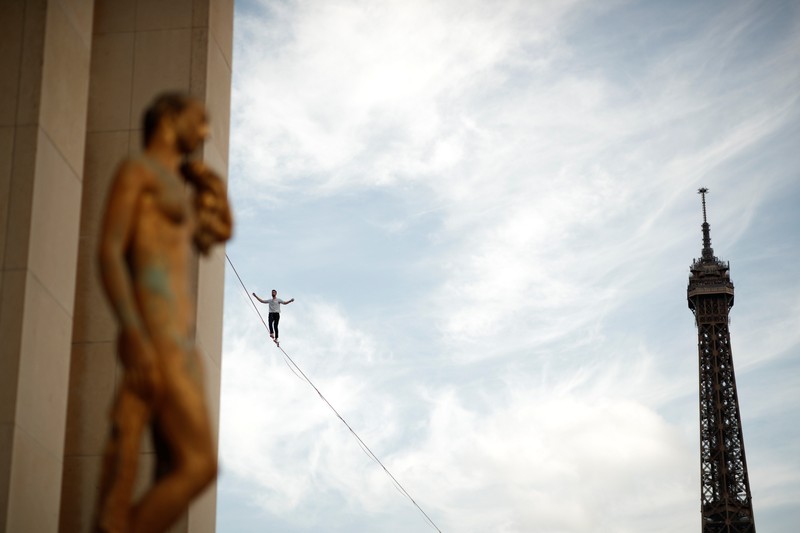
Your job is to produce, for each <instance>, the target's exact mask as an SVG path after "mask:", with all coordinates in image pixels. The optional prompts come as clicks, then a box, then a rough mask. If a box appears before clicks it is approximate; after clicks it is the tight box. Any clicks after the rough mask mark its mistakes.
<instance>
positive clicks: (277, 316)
mask: <svg viewBox="0 0 800 533" xmlns="http://www.w3.org/2000/svg"><path fill="white" fill-rule="evenodd" d="M280 321H281V314H280V313H275V340H278V322H280Z"/></svg>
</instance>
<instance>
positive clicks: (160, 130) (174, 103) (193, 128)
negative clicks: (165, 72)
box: [142, 92, 209, 154]
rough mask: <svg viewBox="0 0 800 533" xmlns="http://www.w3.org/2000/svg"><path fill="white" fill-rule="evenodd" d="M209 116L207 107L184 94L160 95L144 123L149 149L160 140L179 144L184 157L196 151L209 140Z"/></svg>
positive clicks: (145, 142)
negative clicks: (157, 139)
mask: <svg viewBox="0 0 800 533" xmlns="http://www.w3.org/2000/svg"><path fill="white" fill-rule="evenodd" d="M208 134H209V125H208V113H207V112H206V108H205V106H204V105H203V103H202V102H201V101H200V100H198V99H197V98H194V97H193V96H189V95H188V94H185V93H181V92H167V93H162V94H160V95H158V96H157V97H156V98H155V99H154V100H153V102H152V103H151V104H150V105H149V106H148V107H147V109H146V110H145V112H144V117H143V119H142V135H143V139H142V140H143V142H144V146H145V148H147V147H148V146H150V145H151V144H152V143H153V142H154V141H155V139H156V138H158V137H159V136H160V137H161V139H162V140H166V141H167V142H171V143H174V144H175V147H176V148H177V149H178V150H179V151H180V152H182V153H185V154H188V153H190V152H193V151H194V150H196V149H197V148H198V147H199V146H200V145H201V144H202V143H203V141H204V140H205V139H206V138H207V137H208Z"/></svg>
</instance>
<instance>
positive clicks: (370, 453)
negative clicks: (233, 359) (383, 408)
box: [225, 253, 442, 533]
mask: <svg viewBox="0 0 800 533" xmlns="http://www.w3.org/2000/svg"><path fill="white" fill-rule="evenodd" d="M225 259H227V260H228V264H229V265H231V268H232V269H233V273H234V274H236V278H237V279H238V280H239V284H240V285H241V286H242V289H243V290H244V293H245V294H246V295H247V299H248V300H250V303H251V304H252V306H253V309H254V310H255V312H256V314H257V315H258V318H259V319H260V320H261V324H263V325H264V328H266V329H267V331H269V327H268V326H267V323H266V322H264V317H263V316H261V312H260V311H259V310H258V307H257V306H256V304H255V302H253V299H252V298H250V291H248V290H247V286H246V285H245V284H244V281H242V277H241V276H240V275H239V272H238V271H237V270H236V267H235V266H234V265H233V261H231V258H230V257H228V254H227V253H226V254H225ZM275 345H276V346H277V347H278V349H279V350H280V351H281V352H282V353H283V356H284V361H285V362H286V365H287V366H288V367H289V370H291V371H292V372H293V373H294V375H296V376H297V377H298V378H301V379H302V380H304V381H305V382H306V383H308V384H309V385H310V386H311V388H313V389H314V391H316V393H317V395H318V396H319V397H320V398H321V399H322V401H323V402H325V404H326V405H327V406H328V407H329V408H330V409H331V411H333V413H334V414H335V415H336V417H337V418H338V419H339V420H341V421H342V424H344V425H345V427H347V429H348V430H349V431H350V433H352V435H353V437H355V438H356V441H358V445H359V446H360V447H361V449H362V450H363V451H364V453H365V454H367V457H369V458H370V459H372V460H373V461H375V462H376V463H378V465H380V467H381V468H382V469H383V471H384V472H386V475H387V476H389V478H390V479H391V480H392V484H393V485H394V487H395V489H397V491H398V492H400V494H402V495H403V496H405V497H406V498H408V499H409V501H410V502H411V503H412V504H414V507H416V508H417V510H418V511H419V512H420V513H422V516H424V517H425V520H427V522H428V523H429V524H430V525H431V526H432V527H433V528H434V529H435V530H436V531H438V532H439V533H442V530H441V529H439V527H438V526H437V525H436V524H435V523H434V521H433V520H431V517H430V516H428V513H426V512H425V511H423V510H422V507H420V506H419V504H418V503H417V502H416V501H415V500H414V498H413V497H412V496H411V494H409V493H408V491H407V490H406V489H405V487H403V485H402V484H401V483H400V482H399V481H397V478H395V477H394V475H392V473H391V472H389V469H388V468H386V465H384V464H383V462H381V460H380V459H378V456H377V455H375V453H374V452H373V451H372V450H371V449H370V447H369V446H367V443H365V442H364V441H363V440H362V439H361V437H359V436H358V433H356V432H355V430H354V429H353V428H352V427H351V426H350V424H348V423H347V421H346V420H345V419H344V417H343V416H342V415H341V414H339V411H337V410H336V408H335V407H334V406H333V405H331V402H329V401H328V399H327V398H326V397H325V395H323V394H322V391H320V390H319V388H317V386H316V385H314V382H312V381H311V379H310V378H309V377H308V376H307V375H306V373H305V372H303V370H302V369H301V368H300V367H299V366H298V365H297V363H295V362H294V359H292V358H291V357H290V356H289V354H288V353H286V351H285V350H284V349H283V348H281V346H280V344H278V343H276V344H275ZM290 363H291V364H290ZM292 367H294V368H292Z"/></svg>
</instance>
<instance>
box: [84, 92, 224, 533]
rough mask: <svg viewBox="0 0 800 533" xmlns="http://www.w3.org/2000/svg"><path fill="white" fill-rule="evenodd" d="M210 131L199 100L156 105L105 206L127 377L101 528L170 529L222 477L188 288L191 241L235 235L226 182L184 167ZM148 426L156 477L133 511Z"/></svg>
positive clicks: (106, 275) (125, 532) (107, 252)
mask: <svg viewBox="0 0 800 533" xmlns="http://www.w3.org/2000/svg"><path fill="white" fill-rule="evenodd" d="M208 133H209V124H208V115H207V113H206V109H205V106H204V105H203V104H202V103H201V102H200V101H199V100H197V99H195V98H192V97H190V96H187V95H184V94H180V93H167V94H163V95H161V96H159V97H157V98H156V99H155V100H154V101H153V103H152V104H151V106H150V107H149V108H148V109H147V110H146V112H145V115H144V124H143V134H144V153H143V154H142V155H141V156H139V157H136V158H131V159H128V160H126V161H123V162H122V163H121V164H120V166H119V168H118V169H117V172H116V175H115V177H114V182H113V185H112V188H111V192H110V193H109V196H108V199H107V203H106V211H105V218H104V220H103V225H102V230H101V231H102V235H101V238H100V250H99V259H100V271H101V274H102V280H103V285H104V288H105V291H106V294H107V295H108V299H109V301H110V303H111V306H112V307H113V310H114V313H115V315H116V318H117V321H118V322H119V327H120V331H119V338H118V347H117V349H118V355H119V358H120V361H121V362H122V365H123V367H124V377H123V380H122V383H121V385H120V388H119V391H118V394H117V397H116V399H115V403H114V406H113V408H112V430H111V435H110V437H109V441H108V445H107V448H106V452H105V457H104V460H103V474H102V477H101V480H100V502H99V506H98V510H97V518H96V525H97V529H98V530H99V531H104V532H113V533H156V532H160V531H165V530H166V529H167V528H168V527H169V526H170V525H171V524H172V523H173V522H175V520H176V519H177V518H178V517H179V516H180V515H181V513H182V512H183V511H185V510H186V509H187V507H188V506H189V503H190V502H191V500H192V499H193V498H195V497H196V496H197V495H198V494H200V493H201V492H202V491H203V490H204V489H205V488H207V487H208V486H209V485H210V484H211V483H212V482H213V481H214V479H215V478H216V475H217V455H216V450H215V447H214V443H213V437H212V429H211V422H210V420H209V415H208V409H207V407H206V403H205V397H204V391H203V382H202V368H201V361H200V354H199V353H198V351H197V348H196V347H195V345H194V320H195V311H194V304H193V301H192V297H191V295H190V287H189V268H190V264H191V260H192V253H193V252H192V250H191V248H192V244H194V247H195V248H196V249H197V250H198V251H199V252H200V253H202V254H206V253H208V251H209V249H210V248H211V246H212V245H213V244H216V243H222V242H225V241H226V240H228V239H229V238H230V236H231V230H232V219H231V213H230V208H229V205H228V199H227V193H226V190H225V184H224V183H223V181H222V179H221V178H220V177H219V176H218V175H217V174H215V173H214V172H213V171H212V170H211V169H209V168H208V167H207V166H206V165H204V164H203V163H200V162H197V161H189V160H187V156H188V155H189V154H191V153H192V152H194V151H195V150H196V149H197V148H199V147H200V146H201V144H202V143H203V141H204V140H205V139H206V137H207V136H208ZM186 184H188V185H189V186H188V187H187V186H186ZM148 426H149V427H150V429H151V432H152V436H153V441H154V445H155V450H156V457H157V459H156V462H157V464H156V472H155V480H154V482H153V484H152V486H150V487H149V488H148V490H147V492H146V493H145V494H144V495H143V496H142V497H141V499H139V500H138V501H136V502H134V501H133V487H134V484H135V481H136V472H137V459H138V456H139V444H140V442H141V438H142V434H143V432H144V431H145V429H146V428H147V427H148Z"/></svg>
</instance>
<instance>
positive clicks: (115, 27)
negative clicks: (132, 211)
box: [60, 0, 233, 533]
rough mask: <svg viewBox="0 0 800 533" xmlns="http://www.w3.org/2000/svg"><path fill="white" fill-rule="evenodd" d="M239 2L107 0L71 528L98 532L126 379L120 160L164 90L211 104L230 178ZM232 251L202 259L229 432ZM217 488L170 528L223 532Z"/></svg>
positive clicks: (78, 345) (199, 274)
mask: <svg viewBox="0 0 800 533" xmlns="http://www.w3.org/2000/svg"><path fill="white" fill-rule="evenodd" d="M232 28H233V0H170V1H162V0H96V1H95V10H94V30H93V35H92V36H91V43H92V44H91V48H92V61H91V74H90V85H89V108H88V126H87V133H86V151H85V159H84V163H85V172H84V183H85V186H84V188H83V206H84V207H83V210H82V212H81V218H80V239H79V241H80V247H79V251H78V260H77V262H78V275H77V286H76V294H75V307H74V311H75V320H74V324H73V328H72V363H71V370H70V375H69V402H68V408H67V430H66V440H65V447H64V476H63V484H62V485H61V498H62V504H61V515H60V531H61V532H63V533H73V532H83V531H89V528H90V525H91V520H92V517H93V514H94V510H95V505H96V500H97V491H98V482H99V475H100V464H101V460H102V452H103V448H104V444H105V440H106V437H107V435H108V431H109V418H108V414H109V410H110V406H111V400H112V398H113V397H114V395H115V391H116V388H117V387H118V385H119V383H118V380H119V378H120V376H121V372H120V369H119V368H118V363H117V361H116V354H115V344H114V343H115V338H116V332H117V329H116V324H115V321H114V319H113V316H112V314H111V309H110V307H109V306H108V304H107V302H106V300H105V297H104V295H103V292H102V288H101V285H100V282H99V274H98V271H97V259H96V254H97V242H98V234H99V225H100V221H101V220H100V219H101V217H102V209H103V207H104V202H105V198H106V194H107V192H108V188H109V185H110V181H111V178H112V175H113V172H114V170H115V167H116V165H117V164H118V163H119V162H120V161H121V160H122V159H123V158H125V157H127V156H129V155H135V154H137V153H139V152H140V151H141V115H142V111H143V110H144V108H145V106H146V105H147V104H148V103H149V102H150V101H151V100H152V99H153V97H154V96H155V95H156V94H158V93H160V92H162V91H165V90H180V91H186V92H189V93H191V94H193V95H194V96H197V97H198V98H200V99H201V100H202V101H204V102H205V103H206V106H207V107H208V109H209V111H210V116H211V121H212V124H211V125H212V130H213V134H212V138H211V140H210V141H209V142H208V143H207V144H206V146H205V148H204V152H203V158H204V159H205V161H206V162H208V163H209V164H210V165H211V166H212V167H213V168H215V169H217V170H218V171H219V172H221V173H222V174H226V173H227V165H228V124H229V116H230V84H231V53H232ZM224 258H225V254H224V251H223V250H221V249H218V250H216V251H215V253H214V255H213V256H212V257H211V258H210V259H209V258H204V259H201V260H200V261H199V262H198V263H197V265H196V271H195V283H194V287H195V294H196V298H197V304H198V312H197V319H198V320H197V335H196V336H197V344H198V346H199V348H200V350H201V351H202V353H203V356H204V363H205V375H206V383H207V394H206V396H207V400H208V404H209V408H210V411H211V416H212V419H213V422H214V428H215V435H216V434H217V433H218V428H219V423H218V420H219V391H220V362H221V350H222V341H221V336H222V302H223V294H222V291H223V285H224V283H223V281H224V280H223V276H224ZM141 451H142V455H141V458H140V461H139V465H140V467H139V470H140V471H139V488H138V491H139V494H141V491H142V490H143V489H144V487H146V486H147V484H148V483H149V480H150V478H151V476H152V465H153V450H152V446H151V444H150V440H149V436H147V438H145V439H144V440H143V442H142V448H141ZM215 522H216V487H212V488H211V489H209V490H208V491H207V492H206V493H205V494H204V495H203V496H202V497H201V498H199V499H198V500H197V501H196V502H195V503H194V504H193V505H192V507H191V509H190V510H189V512H188V513H187V514H186V515H185V516H184V517H182V518H181V520H180V521H179V523H178V524H177V525H176V526H175V527H174V528H173V529H172V530H171V531H174V532H186V531H191V532H194V533H201V532H213V531H214V530H215Z"/></svg>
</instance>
